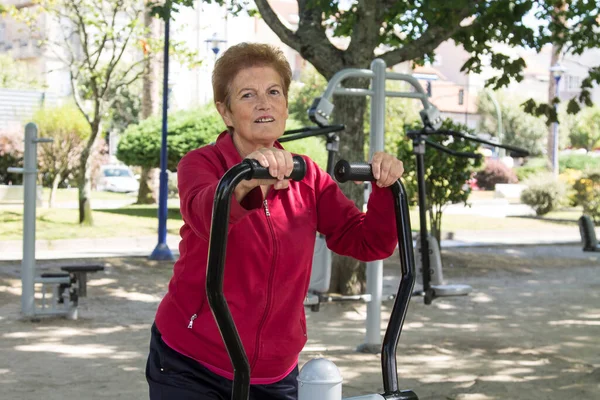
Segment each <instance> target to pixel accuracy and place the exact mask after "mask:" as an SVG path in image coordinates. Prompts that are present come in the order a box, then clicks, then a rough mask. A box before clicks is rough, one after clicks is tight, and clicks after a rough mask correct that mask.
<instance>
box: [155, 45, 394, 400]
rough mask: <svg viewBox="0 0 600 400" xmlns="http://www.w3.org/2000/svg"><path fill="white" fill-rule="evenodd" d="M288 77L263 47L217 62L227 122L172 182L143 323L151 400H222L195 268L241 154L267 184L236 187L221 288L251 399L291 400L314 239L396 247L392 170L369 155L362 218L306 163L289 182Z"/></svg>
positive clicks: (217, 343)
mask: <svg viewBox="0 0 600 400" xmlns="http://www.w3.org/2000/svg"><path fill="white" fill-rule="evenodd" d="M290 81H291V69H290V66H289V64H288V62H287V61H286V59H285V57H284V55H283V53H282V52H281V51H280V50H278V49H276V48H273V47H271V46H269V45H264V44H253V43H242V44H239V45H237V46H233V47H231V48H229V49H228V50H227V51H226V52H224V53H223V55H222V56H221V57H220V58H219V59H218V60H217V62H216V64H215V68H214V72H213V90H214V101H215V105H216V107H217V109H218V111H219V113H220V114H221V116H222V118H223V121H224V122H225V124H226V125H227V130H226V131H224V132H223V133H221V134H220V135H219V137H218V139H217V141H216V143H214V144H211V145H208V146H205V147H202V148H199V149H196V150H193V151H191V152H190V153H188V154H187V155H186V156H185V157H183V159H182V160H181V162H180V163H179V166H178V169H177V174H178V184H179V196H180V199H181V215H182V217H183V221H184V225H183V227H182V228H181V242H180V245H179V251H180V257H179V259H178V260H177V262H176V263H175V266H174V269H173V277H172V278H171V281H170V283H169V290H168V292H167V294H166V295H165V297H164V299H163V300H162V302H161V303H160V305H159V307H158V311H157V314H156V319H155V323H154V325H153V326H152V337H151V342H150V354H149V357H148V362H147V368H146V377H147V380H148V383H149V387H150V398H151V399H178V400H182V399H194V400H197V399H223V400H224V399H228V398H229V396H230V393H231V387H232V382H231V380H232V379H233V370H232V366H231V363H230V360H229V357H228V355H227V351H226V349H225V347H224V345H223V341H222V339H221V336H220V334H219V330H218V328H217V325H216V323H215V321H214V318H213V315H212V313H211V311H210V308H209V306H208V300H207V298H206V292H205V279H206V263H207V253H208V245H209V244H208V240H209V231H210V222H211V212H212V205H213V197H214V194H215V189H216V187H217V183H218V181H219V179H220V178H221V177H222V176H223V174H224V173H225V172H226V171H227V170H228V169H229V168H231V167H232V166H234V165H236V164H238V163H240V162H241V161H242V159H244V158H252V159H256V160H257V161H258V162H259V163H260V164H261V165H263V166H264V167H268V169H269V172H270V174H271V176H273V177H276V179H268V180H251V181H243V183H241V184H240V185H239V186H238V187H237V189H236V190H235V193H234V197H235V199H232V204H231V211H230V212H231V215H230V229H229V239H228V248H227V259H226V265H225V283H224V290H225V296H226V298H227V301H228V304H229V308H230V310H231V313H232V315H233V318H234V320H235V323H236V326H237V329H238V331H239V334H240V337H241V340H242V343H243V345H244V348H245V350H246V353H247V356H248V360H249V362H250V369H251V379H250V383H251V387H250V398H252V399H257V400H258V399H260V400H271V399H273V400H275V399H281V400H283V399H296V398H297V381H296V377H297V374H298V355H299V353H300V351H301V350H302V347H303V346H304V344H305V342H306V319H305V315H304V307H303V300H304V298H305V296H306V293H307V289H308V284H309V280H310V271H311V264H312V256H313V251H312V250H313V247H314V243H315V237H316V233H317V232H320V233H322V234H323V235H325V237H326V240H327V245H328V247H329V248H330V249H331V250H333V251H334V252H336V253H338V254H344V255H347V256H352V257H355V258H357V259H360V260H365V261H370V260H377V259H382V258H386V257H388V256H390V254H391V253H392V252H393V250H394V248H395V246H396V243H397V237H396V227H395V220H394V218H392V217H391V216H392V214H393V199H392V195H391V193H390V192H389V190H386V189H383V188H385V187H386V186H389V185H391V184H392V183H393V182H395V181H396V180H397V179H398V178H400V176H401V175H402V172H403V167H402V163H401V162H400V161H399V160H397V159H396V158H395V157H393V156H391V155H388V154H385V153H376V154H375V155H374V156H373V159H372V161H371V163H372V167H373V174H374V176H375V178H376V179H377V182H376V183H377V184H376V185H374V186H375V187H374V190H373V193H372V195H371V197H370V199H369V203H368V211H367V212H366V213H363V212H361V211H360V210H358V208H357V207H356V205H355V204H354V203H353V202H352V201H350V200H349V199H348V198H346V197H345V196H344V194H343V193H342V192H341V191H340V189H339V188H338V186H337V184H336V183H335V182H334V181H333V180H332V179H331V177H330V176H329V175H327V173H325V172H324V171H323V170H321V169H320V168H319V167H318V166H317V164H315V163H314V162H313V161H312V160H310V158H308V157H306V156H305V157H304V158H305V160H306V164H307V173H306V177H305V178H304V179H303V180H302V181H299V182H294V181H288V180H286V179H285V176H288V175H289V174H290V173H291V171H292V167H293V162H292V155H291V154H290V153H289V152H287V151H285V150H284V149H283V147H282V146H281V145H280V144H279V143H278V142H277V139H278V138H279V137H281V135H282V134H283V132H284V129H285V123H286V119H287V117H288V112H287V105H288V90H289V86H290Z"/></svg>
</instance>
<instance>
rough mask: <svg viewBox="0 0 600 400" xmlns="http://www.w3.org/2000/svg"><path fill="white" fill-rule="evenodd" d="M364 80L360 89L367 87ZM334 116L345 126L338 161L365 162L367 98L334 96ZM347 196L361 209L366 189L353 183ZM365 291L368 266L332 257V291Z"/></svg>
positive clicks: (346, 186)
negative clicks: (366, 268) (366, 267)
mask: <svg viewBox="0 0 600 400" xmlns="http://www.w3.org/2000/svg"><path fill="white" fill-rule="evenodd" d="M348 84H349V85H352V86H351V87H359V86H358V85H357V81H356V80H348ZM366 86H367V83H365V82H364V81H363V82H362V84H361V87H366ZM333 103H334V104H335V109H334V117H335V120H336V122H337V123H343V124H345V125H346V130H345V132H344V133H342V137H341V140H340V151H339V155H338V158H339V159H345V160H348V161H364V160H365V154H364V143H365V133H364V115H365V109H366V98H364V97H354V96H335V98H334V100H333ZM341 189H342V191H343V192H344V194H345V195H346V196H347V197H348V198H349V199H351V200H352V201H354V202H355V203H356V205H357V207H358V208H359V209H361V210H362V208H363V203H364V197H363V196H364V186H363V185H362V184H360V185H357V184H353V183H345V184H343V185H341ZM364 289H365V263H363V262H360V261H358V260H356V259H354V258H350V257H343V256H340V255H337V254H334V255H333V259H332V271H331V284H330V288H329V291H330V292H332V293H341V294H344V295H349V294H359V293H363V292H364Z"/></svg>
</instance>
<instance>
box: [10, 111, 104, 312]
mask: <svg viewBox="0 0 600 400" xmlns="http://www.w3.org/2000/svg"><path fill="white" fill-rule="evenodd" d="M52 141H53V139H52V138H38V128H37V125H36V124H34V123H31V122H30V123H28V124H27V125H25V146H24V147H25V148H24V152H23V168H17V167H9V168H8V169H7V171H8V172H10V173H15V174H23V190H24V193H23V258H22V260H21V313H22V314H23V316H24V317H26V318H35V317H37V316H41V315H62V316H65V317H66V318H68V319H77V316H78V315H77V314H78V312H77V306H78V304H79V298H80V297H85V296H86V295H87V274H88V273H90V272H96V271H101V270H103V269H104V267H103V266H101V265H69V266H63V267H61V269H62V271H63V272H45V273H42V274H40V275H39V276H36V265H35V264H36V259H35V222H36V218H35V214H36V206H37V204H36V202H37V195H36V190H37V184H36V180H37V179H36V178H37V172H38V170H37V144H38V143H51V142H52ZM36 284H41V301H39V302H38V304H36V301H35V285H36Z"/></svg>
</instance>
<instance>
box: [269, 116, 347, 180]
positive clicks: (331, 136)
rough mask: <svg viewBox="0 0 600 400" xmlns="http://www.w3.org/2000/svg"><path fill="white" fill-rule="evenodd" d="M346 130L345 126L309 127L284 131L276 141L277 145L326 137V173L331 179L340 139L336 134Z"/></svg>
mask: <svg viewBox="0 0 600 400" xmlns="http://www.w3.org/2000/svg"><path fill="white" fill-rule="evenodd" d="M344 129H346V125H342V124H340V125H324V126H309V127H305V128H300V129H292V130H289V131H285V132H284V133H283V136H282V137H281V138H279V139H278V142H279V143H285V142H291V141H292V140H298V139H304V138H307V137H311V136H320V135H325V136H327V169H326V171H327V173H328V174H329V175H330V176H331V177H333V168H334V167H335V153H337V152H338V150H339V147H340V143H339V142H340V138H339V136H338V134H337V133H338V132H340V131H343V130H344Z"/></svg>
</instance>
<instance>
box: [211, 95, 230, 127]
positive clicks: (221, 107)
mask: <svg viewBox="0 0 600 400" xmlns="http://www.w3.org/2000/svg"><path fill="white" fill-rule="evenodd" d="M215 104H216V106H217V111H219V114H221V118H223V122H225V125H226V126H228V127H230V126H233V120H232V119H231V112H230V111H229V110H228V109H227V105H225V103H223V102H220V101H217V102H216V103H215Z"/></svg>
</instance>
